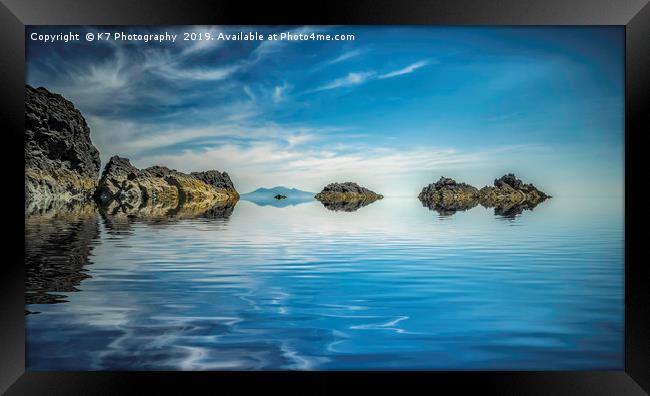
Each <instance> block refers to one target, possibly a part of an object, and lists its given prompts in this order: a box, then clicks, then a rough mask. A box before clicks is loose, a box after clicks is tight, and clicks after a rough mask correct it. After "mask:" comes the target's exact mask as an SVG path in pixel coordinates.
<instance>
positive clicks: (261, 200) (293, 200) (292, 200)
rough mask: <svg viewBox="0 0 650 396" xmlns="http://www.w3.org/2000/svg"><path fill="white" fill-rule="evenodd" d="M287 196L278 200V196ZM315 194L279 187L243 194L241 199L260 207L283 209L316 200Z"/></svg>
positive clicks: (259, 189)
mask: <svg viewBox="0 0 650 396" xmlns="http://www.w3.org/2000/svg"><path fill="white" fill-rule="evenodd" d="M278 194H279V195H285V196H286V197H287V198H285V199H276V198H274V197H275V196H276V195H278ZM314 195H315V194H314V193H313V192H309V191H302V190H298V189H297V188H288V187H283V186H277V187H273V188H264V187H262V188H258V189H257V190H255V191H251V192H249V193H246V194H241V195H240V199H243V200H245V201H250V202H253V203H255V204H257V205H259V206H275V207H278V208H283V207H286V206H294V205H300V204H302V203H306V202H310V201H313V200H314Z"/></svg>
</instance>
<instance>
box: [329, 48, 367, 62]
mask: <svg viewBox="0 0 650 396" xmlns="http://www.w3.org/2000/svg"><path fill="white" fill-rule="evenodd" d="M359 55H361V50H358V49H356V50H352V51H347V52H344V53H342V54H341V55H339V56H337V57H336V58H334V59H332V60H329V61H327V62H325V64H326V65H334V64H336V63H340V62H343V61H346V60H348V59H351V58H354V57H356V56H359Z"/></svg>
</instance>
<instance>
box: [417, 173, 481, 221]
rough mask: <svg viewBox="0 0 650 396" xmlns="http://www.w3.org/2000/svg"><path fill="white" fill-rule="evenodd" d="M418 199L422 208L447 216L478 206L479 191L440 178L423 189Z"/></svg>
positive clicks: (448, 179) (452, 180)
mask: <svg viewBox="0 0 650 396" xmlns="http://www.w3.org/2000/svg"><path fill="white" fill-rule="evenodd" d="M418 199H419V200H420V202H422V206H425V207H427V208H429V209H431V210H434V211H436V212H438V213H439V214H441V215H444V216H448V215H452V214H454V213H456V212H457V211H464V210H467V209H471V208H473V207H475V206H476V205H478V201H479V190H478V189H477V188H476V187H474V186H470V185H469V184H466V183H458V182H456V181H455V180H454V179H450V178H448V177H444V176H442V177H440V179H439V180H438V181H437V182H435V183H431V184H429V185H428V186H426V187H424V188H423V189H422V191H421V192H420V194H419V195H418Z"/></svg>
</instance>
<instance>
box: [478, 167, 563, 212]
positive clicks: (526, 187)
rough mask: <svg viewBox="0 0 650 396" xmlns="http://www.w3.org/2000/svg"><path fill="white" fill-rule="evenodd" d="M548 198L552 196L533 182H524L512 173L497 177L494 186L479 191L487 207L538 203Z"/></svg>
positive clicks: (480, 197) (482, 201)
mask: <svg viewBox="0 0 650 396" xmlns="http://www.w3.org/2000/svg"><path fill="white" fill-rule="evenodd" d="M547 198H551V196H550V195H547V194H546V193H544V192H542V191H540V190H538V189H537V188H536V187H535V186H534V185H532V184H526V183H524V182H522V181H521V180H519V179H517V178H516V177H515V175H514V174H512V173H508V174H507V175H504V176H502V177H501V178H499V179H495V180H494V186H485V187H483V188H482V189H481V190H480V191H479V199H480V201H481V205H483V206H486V207H495V206H502V205H507V204H523V203H526V202H531V203H535V204H538V203H540V202H542V201H544V200H546V199H547Z"/></svg>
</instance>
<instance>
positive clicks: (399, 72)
mask: <svg viewBox="0 0 650 396" xmlns="http://www.w3.org/2000/svg"><path fill="white" fill-rule="evenodd" d="M428 64H429V61H420V62H415V63H412V64H410V65H408V66H406V67H404V68H402V69H399V70H395V71H392V72H388V73H385V74H381V75H379V76H377V78H378V79H380V80H381V79H385V78H393V77H397V76H402V75H404V74H409V73H413V72H414V71H416V70H417V69H419V68H421V67H424V66H426V65H428Z"/></svg>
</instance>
